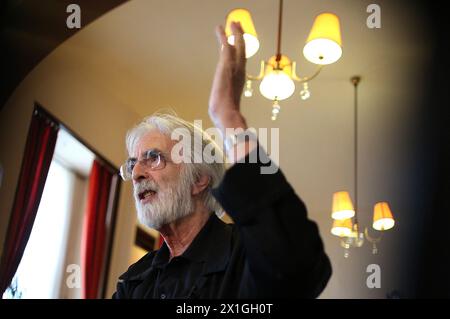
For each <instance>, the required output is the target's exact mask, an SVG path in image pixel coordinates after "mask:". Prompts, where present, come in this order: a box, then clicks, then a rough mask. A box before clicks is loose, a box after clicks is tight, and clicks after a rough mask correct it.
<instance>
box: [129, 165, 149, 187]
mask: <svg viewBox="0 0 450 319" xmlns="http://www.w3.org/2000/svg"><path fill="white" fill-rule="evenodd" d="M131 176H132V178H133V180H134V181H135V182H140V181H142V180H144V179H147V178H148V177H149V173H148V170H147V169H146V167H145V165H142V164H141V161H137V163H136V165H134V167H133V171H132V174H131Z"/></svg>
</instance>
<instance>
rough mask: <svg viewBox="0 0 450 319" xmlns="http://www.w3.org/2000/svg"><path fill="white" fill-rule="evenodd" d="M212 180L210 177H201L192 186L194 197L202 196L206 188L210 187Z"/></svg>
mask: <svg viewBox="0 0 450 319" xmlns="http://www.w3.org/2000/svg"><path fill="white" fill-rule="evenodd" d="M210 181H211V178H210V177H209V176H208V175H200V177H199V178H198V179H197V181H196V182H195V183H194V185H193V186H192V195H198V194H200V193H201V192H202V191H203V190H204V189H205V188H207V187H208V185H209V183H210Z"/></svg>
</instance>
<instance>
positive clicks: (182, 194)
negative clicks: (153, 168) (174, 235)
mask: <svg viewBox="0 0 450 319" xmlns="http://www.w3.org/2000/svg"><path fill="white" fill-rule="evenodd" d="M185 175H186V174H185V173H184V170H183V169H182V171H181V174H180V176H179V178H178V181H177V182H174V183H172V184H167V185H165V186H164V188H162V187H159V185H158V184H156V182H155V181H153V180H148V179H146V180H144V181H142V182H140V183H139V184H135V185H134V199H135V204H136V210H137V215H138V220H139V222H140V223H142V224H144V225H146V226H147V227H150V228H153V229H156V230H158V229H161V227H162V226H163V225H167V224H169V223H171V222H174V221H175V220H177V219H180V218H182V217H185V216H187V215H189V214H190V213H192V212H193V210H194V203H193V200H192V196H191V185H190V183H189V179H188V178H186V176H185ZM147 189H151V190H154V191H156V192H157V193H156V195H155V196H156V198H155V199H153V201H152V202H151V203H146V204H142V203H141V202H140V200H139V194H140V193H142V192H143V191H144V190H147Z"/></svg>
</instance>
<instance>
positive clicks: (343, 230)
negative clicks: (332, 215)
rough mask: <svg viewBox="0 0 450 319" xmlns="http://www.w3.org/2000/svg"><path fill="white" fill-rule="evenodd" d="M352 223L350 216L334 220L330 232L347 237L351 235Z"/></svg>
mask: <svg viewBox="0 0 450 319" xmlns="http://www.w3.org/2000/svg"><path fill="white" fill-rule="evenodd" d="M352 228H353V223H352V220H351V219H350V218H348V219H342V220H334V221H333V227H331V233H332V234H333V235H335V236H338V237H349V236H351V235H352Z"/></svg>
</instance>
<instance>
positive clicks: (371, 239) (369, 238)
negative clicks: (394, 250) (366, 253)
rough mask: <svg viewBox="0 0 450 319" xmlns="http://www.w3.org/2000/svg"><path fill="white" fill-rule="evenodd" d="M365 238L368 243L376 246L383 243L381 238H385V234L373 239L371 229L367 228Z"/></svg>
mask: <svg viewBox="0 0 450 319" xmlns="http://www.w3.org/2000/svg"><path fill="white" fill-rule="evenodd" d="M364 236H366V239H367V241H369V242H370V243H372V244H376V243H379V242H380V241H381V238H383V233H381V235H380V237H372V236H370V235H369V229H368V228H367V227H366V228H365V229H364Z"/></svg>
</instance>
